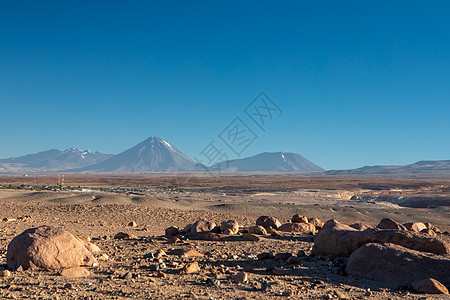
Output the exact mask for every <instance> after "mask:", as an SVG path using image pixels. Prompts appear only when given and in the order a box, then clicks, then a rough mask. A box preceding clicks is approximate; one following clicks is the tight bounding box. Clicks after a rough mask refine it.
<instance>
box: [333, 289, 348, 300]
mask: <svg viewBox="0 0 450 300" xmlns="http://www.w3.org/2000/svg"><path fill="white" fill-rule="evenodd" d="M334 294H335V295H336V297H338V298H339V299H347V296H346V295H345V294H344V293H343V292H341V291H334Z"/></svg>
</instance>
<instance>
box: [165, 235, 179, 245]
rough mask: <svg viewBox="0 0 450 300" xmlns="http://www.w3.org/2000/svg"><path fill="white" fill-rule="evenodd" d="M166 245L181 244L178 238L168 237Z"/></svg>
mask: <svg viewBox="0 0 450 300" xmlns="http://www.w3.org/2000/svg"><path fill="white" fill-rule="evenodd" d="M167 243H169V244H179V243H181V240H180V239H179V238H177V237H176V236H169V237H168V238H167Z"/></svg>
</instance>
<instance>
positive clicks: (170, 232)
mask: <svg viewBox="0 0 450 300" xmlns="http://www.w3.org/2000/svg"><path fill="white" fill-rule="evenodd" d="M179 233H180V229H179V228H178V227H175V226H170V227H168V228H166V230H165V234H166V236H175V235H177V234H179Z"/></svg>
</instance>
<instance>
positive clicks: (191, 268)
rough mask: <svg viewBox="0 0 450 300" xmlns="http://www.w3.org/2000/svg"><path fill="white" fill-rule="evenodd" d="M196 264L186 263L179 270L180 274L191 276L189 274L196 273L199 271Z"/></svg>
mask: <svg viewBox="0 0 450 300" xmlns="http://www.w3.org/2000/svg"><path fill="white" fill-rule="evenodd" d="M199 269H200V268H199V266H198V262H196V261H194V262H191V263H187V264H186V265H185V266H184V267H183V268H182V269H181V270H180V274H191V273H198V271H199Z"/></svg>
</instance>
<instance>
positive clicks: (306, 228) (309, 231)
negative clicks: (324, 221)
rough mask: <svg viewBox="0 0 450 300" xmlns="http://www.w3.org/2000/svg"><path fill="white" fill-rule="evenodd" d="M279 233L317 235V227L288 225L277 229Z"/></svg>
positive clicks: (305, 224) (296, 224) (304, 224)
mask: <svg viewBox="0 0 450 300" xmlns="http://www.w3.org/2000/svg"><path fill="white" fill-rule="evenodd" d="M277 230H278V231H283V232H295V233H307V234H315V233H316V232H317V230H316V226H314V225H313V224H309V223H286V224H283V225H281V226H280V227H278V228H277Z"/></svg>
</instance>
